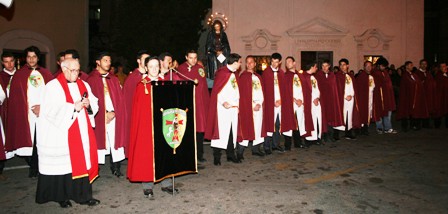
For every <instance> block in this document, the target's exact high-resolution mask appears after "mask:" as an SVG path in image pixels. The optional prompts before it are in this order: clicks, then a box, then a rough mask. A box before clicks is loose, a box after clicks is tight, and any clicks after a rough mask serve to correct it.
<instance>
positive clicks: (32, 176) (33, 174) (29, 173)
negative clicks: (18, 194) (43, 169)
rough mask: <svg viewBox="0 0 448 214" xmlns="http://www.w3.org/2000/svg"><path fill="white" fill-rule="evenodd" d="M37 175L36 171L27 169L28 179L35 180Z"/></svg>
mask: <svg viewBox="0 0 448 214" xmlns="http://www.w3.org/2000/svg"><path fill="white" fill-rule="evenodd" d="M38 175H39V171H38V170H36V169H31V168H30V169H29V172H28V177H29V178H37V176H38Z"/></svg>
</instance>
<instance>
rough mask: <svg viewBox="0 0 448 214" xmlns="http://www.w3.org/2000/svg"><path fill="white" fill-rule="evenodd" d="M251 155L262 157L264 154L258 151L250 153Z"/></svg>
mask: <svg viewBox="0 0 448 214" xmlns="http://www.w3.org/2000/svg"><path fill="white" fill-rule="evenodd" d="M252 155H255V156H260V157H264V153H263V152H260V151H256V152H252Z"/></svg>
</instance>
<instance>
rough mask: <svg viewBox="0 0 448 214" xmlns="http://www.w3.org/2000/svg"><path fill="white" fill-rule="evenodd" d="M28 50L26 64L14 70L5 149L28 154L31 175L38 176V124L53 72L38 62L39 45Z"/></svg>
mask: <svg viewBox="0 0 448 214" xmlns="http://www.w3.org/2000/svg"><path fill="white" fill-rule="evenodd" d="M24 52H25V55H26V64H25V65H24V66H23V67H22V68H21V69H20V70H18V71H17V72H16V73H15V74H14V78H12V80H11V85H10V91H9V100H8V110H7V111H8V116H7V120H6V127H7V129H6V136H5V137H6V142H5V149H6V151H7V152H13V151H14V152H15V154H16V155H19V156H25V157H26V158H25V160H26V162H27V163H28V165H29V166H30V169H29V175H28V176H29V177H31V178H34V177H37V175H38V172H39V171H38V156H37V149H36V128H37V126H38V125H39V123H38V117H39V113H40V102H41V100H40V99H41V93H42V90H43V88H44V87H45V84H46V83H47V82H48V81H50V80H52V79H53V75H52V74H51V72H50V71H48V70H47V69H45V68H43V67H40V66H39V65H38V64H37V63H38V61H39V57H40V55H41V53H40V50H39V48H37V47H35V46H30V47H28V48H26V49H25V51H24Z"/></svg>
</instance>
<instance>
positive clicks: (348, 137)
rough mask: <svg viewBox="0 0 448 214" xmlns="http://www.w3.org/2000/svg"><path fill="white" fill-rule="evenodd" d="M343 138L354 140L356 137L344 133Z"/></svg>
mask: <svg viewBox="0 0 448 214" xmlns="http://www.w3.org/2000/svg"><path fill="white" fill-rule="evenodd" d="M345 139H347V140H356V137H355V136H353V135H345Z"/></svg>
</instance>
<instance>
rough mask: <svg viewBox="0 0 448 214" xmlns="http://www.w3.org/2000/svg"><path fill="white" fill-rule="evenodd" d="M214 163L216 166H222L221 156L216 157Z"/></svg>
mask: <svg viewBox="0 0 448 214" xmlns="http://www.w3.org/2000/svg"><path fill="white" fill-rule="evenodd" d="M213 164H215V166H221V158H216V157H215V159H214V160H213Z"/></svg>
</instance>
